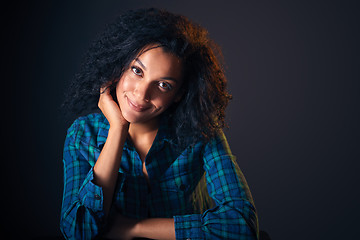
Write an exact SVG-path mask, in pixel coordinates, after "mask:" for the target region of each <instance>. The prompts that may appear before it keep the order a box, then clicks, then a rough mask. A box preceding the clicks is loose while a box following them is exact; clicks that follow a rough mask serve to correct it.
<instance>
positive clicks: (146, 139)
mask: <svg viewBox="0 0 360 240" xmlns="http://www.w3.org/2000/svg"><path fill="white" fill-rule="evenodd" d="M158 129H159V119H158V118H155V119H152V120H150V121H147V122H146V123H130V126H129V137H130V139H131V141H132V143H133V144H134V146H135V148H136V150H137V152H138V153H139V155H140V158H141V160H143V161H144V159H145V157H146V155H147V153H148V151H149V150H150V148H151V146H152V143H153V142H154V140H155V137H156V134H157V131H158Z"/></svg>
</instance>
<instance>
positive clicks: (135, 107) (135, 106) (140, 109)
mask: <svg viewBox="0 0 360 240" xmlns="http://www.w3.org/2000/svg"><path fill="white" fill-rule="evenodd" d="M126 99H127V103H128V105H129V106H130V108H131V109H133V110H134V111H136V112H143V111H146V110H147V109H149V108H150V106H143V105H139V104H136V103H135V102H133V101H131V100H130V99H129V98H128V97H126Z"/></svg>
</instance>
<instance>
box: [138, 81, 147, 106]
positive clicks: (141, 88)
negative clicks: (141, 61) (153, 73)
mask: <svg viewBox="0 0 360 240" xmlns="http://www.w3.org/2000/svg"><path fill="white" fill-rule="evenodd" d="M134 95H135V96H136V98H137V100H138V101H145V102H148V101H149V100H150V84H148V83H146V82H145V81H139V82H138V83H137V84H136V87H135V89H134Z"/></svg>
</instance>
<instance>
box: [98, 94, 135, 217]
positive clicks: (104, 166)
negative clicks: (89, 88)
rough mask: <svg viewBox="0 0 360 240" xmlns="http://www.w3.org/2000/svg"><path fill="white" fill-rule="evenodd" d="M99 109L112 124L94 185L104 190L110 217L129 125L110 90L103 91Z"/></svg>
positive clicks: (106, 208) (105, 204) (105, 202)
mask: <svg viewBox="0 0 360 240" xmlns="http://www.w3.org/2000/svg"><path fill="white" fill-rule="evenodd" d="M98 106H99V108H100V109H101V111H102V113H103V114H104V116H105V117H106V119H107V120H108V121H109V123H110V128H109V133H108V137H107V139H106V142H105V144H104V147H103V149H102V150H101V153H100V155H99V158H98V159H97V161H96V164H95V166H94V183H95V184H96V185H98V186H100V187H102V188H103V194H104V203H103V204H104V210H105V216H107V215H108V213H109V210H110V206H111V200H112V197H113V195H114V189H115V184H116V180H117V176H118V172H119V167H120V163H121V155H122V150H123V147H124V144H125V140H126V137H127V134H128V129H129V123H128V122H127V121H126V120H125V119H124V117H123V116H122V113H121V110H120V108H119V106H118V104H116V103H115V101H114V100H113V98H112V96H111V95H110V90H109V88H106V89H105V90H104V89H101V92H100V99H99V103H98Z"/></svg>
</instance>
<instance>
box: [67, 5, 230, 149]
mask: <svg viewBox="0 0 360 240" xmlns="http://www.w3.org/2000/svg"><path fill="white" fill-rule="evenodd" d="M154 43H155V44H159V45H161V46H162V47H163V48H164V49H166V50H167V51H169V52H171V53H173V54H175V55H176V56H177V57H179V58H180V59H181V61H182V63H183V76H184V84H183V91H184V94H183V97H182V99H181V101H180V102H178V103H174V104H173V105H172V106H171V107H170V108H169V109H168V110H167V111H166V112H165V113H167V114H169V116H171V124H172V128H173V129H174V133H175V134H176V136H177V140H178V142H179V143H183V144H189V143H190V142H191V143H194V142H196V141H197V140H199V139H200V138H202V139H209V138H211V137H212V136H214V134H215V133H216V131H217V130H219V129H220V128H223V127H224V126H225V124H224V118H225V108H226V106H227V104H228V102H229V100H230V99H231V96H230V95H229V94H228V92H227V90H226V83H227V80H226V77H225V74H224V70H223V64H222V55H221V51H220V49H219V47H218V46H217V45H216V44H215V43H214V42H213V41H212V40H211V39H210V38H209V37H208V32H207V30H206V29H204V28H203V27H201V26H200V25H198V24H195V23H193V22H191V21H190V20H189V19H187V18H186V17H184V16H181V15H177V14H173V13H170V12H168V11H165V10H159V9H154V8H149V9H138V10H133V11H129V12H127V13H125V14H123V15H121V16H119V17H118V18H117V19H116V20H115V22H114V23H112V24H110V25H109V26H107V28H106V30H105V31H104V32H103V34H102V35H100V36H99V38H98V39H97V40H96V41H95V42H94V43H93V44H92V45H91V47H90V49H89V50H88V52H87V54H86V57H85V61H84V62H83V64H82V66H81V70H80V72H79V73H78V74H77V75H76V76H75V77H74V79H73V81H72V83H71V84H70V88H69V90H68V92H67V94H66V99H65V102H64V104H63V106H65V107H66V108H67V109H68V110H70V111H71V112H75V113H77V114H80V113H84V112H90V111H98V109H97V102H98V99H99V89H100V88H101V87H103V86H108V85H109V84H110V87H111V89H114V88H115V85H116V81H117V80H119V79H120V77H121V75H122V73H123V72H124V71H125V70H126V69H128V67H129V65H130V63H131V61H133V60H134V59H135V58H136V56H137V55H138V54H139V52H140V51H141V50H142V49H144V47H145V46H147V45H149V44H154ZM189 136H191V137H190V138H189Z"/></svg>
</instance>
